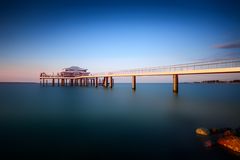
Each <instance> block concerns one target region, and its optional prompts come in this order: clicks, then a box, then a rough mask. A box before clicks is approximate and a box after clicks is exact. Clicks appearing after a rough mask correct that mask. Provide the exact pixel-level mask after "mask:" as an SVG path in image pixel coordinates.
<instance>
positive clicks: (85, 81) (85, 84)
mask: <svg viewBox="0 0 240 160" xmlns="http://www.w3.org/2000/svg"><path fill="white" fill-rule="evenodd" d="M84 86H87V78H84Z"/></svg>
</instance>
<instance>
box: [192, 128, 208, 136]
mask: <svg viewBox="0 0 240 160" xmlns="http://www.w3.org/2000/svg"><path fill="white" fill-rule="evenodd" d="M195 132H196V134H199V135H202V136H208V135H209V130H208V129H207V128H197V129H196V131H195Z"/></svg>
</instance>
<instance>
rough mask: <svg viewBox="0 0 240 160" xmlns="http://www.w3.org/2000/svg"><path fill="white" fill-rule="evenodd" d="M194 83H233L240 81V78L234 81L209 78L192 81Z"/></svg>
mask: <svg viewBox="0 0 240 160" xmlns="http://www.w3.org/2000/svg"><path fill="white" fill-rule="evenodd" d="M192 83H201V84H202V83H203V84H212V83H214V84H215V83H227V84H232V83H240V80H232V81H220V80H208V81H201V82H192Z"/></svg>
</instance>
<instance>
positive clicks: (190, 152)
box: [0, 83, 240, 160]
mask: <svg viewBox="0 0 240 160" xmlns="http://www.w3.org/2000/svg"><path fill="white" fill-rule="evenodd" d="M239 93H240V85H238V84H180V86H179V94H178V95H174V94H173V93H172V84H137V90H136V91H135V92H134V91H132V90H131V84H115V86H114V88H112V89H109V88H108V89H106V88H102V87H98V88H95V87H91V86H89V87H79V86H76V87H70V86H68V87H57V86H55V87H51V86H50V85H49V86H47V87H42V86H40V85H39V84H6V83H2V84H0V153H1V154H0V159H2V158H1V157H8V158H31V159H36V158H40V159H46V158H54V159H60V158H63V159H64V158H65V159H128V158H131V159H146V160H149V159H179V158H180V159H182V158H185V159H217V160H229V159H238V158H239V157H237V156H235V155H233V154H231V153H229V152H228V151H226V150H224V149H223V148H221V147H218V146H215V147H212V148H205V147H204V145H203V142H204V140H205V139H203V138H202V137H199V136H196V135H195V133H194V131H195V129H196V128H198V127H207V128H212V127H233V128H237V127H239V126H240V94H239Z"/></svg>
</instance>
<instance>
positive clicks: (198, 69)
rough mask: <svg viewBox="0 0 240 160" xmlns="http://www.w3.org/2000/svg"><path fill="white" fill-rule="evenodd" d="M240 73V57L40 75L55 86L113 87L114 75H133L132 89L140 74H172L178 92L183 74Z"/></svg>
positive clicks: (43, 83) (175, 91) (41, 81)
mask: <svg viewBox="0 0 240 160" xmlns="http://www.w3.org/2000/svg"><path fill="white" fill-rule="evenodd" d="M227 73H240V58H237V59H222V60H215V61H205V62H195V63H187V64H179V65H171V66H159V67H147V68H138V69H130V70H122V71H114V72H102V73H95V74H91V75H87V76H75V77H62V76H59V75H57V76H55V75H47V74H46V75H42V76H40V84H41V85H43V86H45V85H47V83H48V80H51V82H52V86H55V81H56V80H57V82H58V86H59V82H60V81H61V86H67V85H70V86H74V85H75V86H78V85H79V86H89V85H90V86H95V87H98V86H103V87H105V88H112V87H113V86H114V77H131V78H132V89H133V90H136V86H137V77H140V76H172V77H173V92H174V93H178V91H179V89H178V86H179V78H180V76H181V75H195V74H227Z"/></svg>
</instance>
